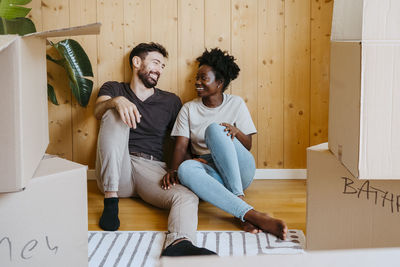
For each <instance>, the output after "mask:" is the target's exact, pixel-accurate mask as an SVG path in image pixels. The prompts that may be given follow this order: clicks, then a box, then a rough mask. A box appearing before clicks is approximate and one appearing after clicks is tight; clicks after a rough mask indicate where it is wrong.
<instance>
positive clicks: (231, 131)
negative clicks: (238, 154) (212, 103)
mask: <svg viewBox="0 0 400 267" xmlns="http://www.w3.org/2000/svg"><path fill="white" fill-rule="evenodd" d="M220 125H222V126H225V130H224V131H225V132H228V133H227V135H228V136H230V137H231V138H232V140H233V139H234V138H235V137H236V138H237V140H239V142H240V143H242V145H243V146H244V147H245V148H246V149H247V150H249V151H250V149H251V142H252V141H251V135H245V134H244V133H243V132H242V131H240V130H239V129H238V128H236V123H234V124H233V125H230V124H229V123H225V122H223V123H220Z"/></svg>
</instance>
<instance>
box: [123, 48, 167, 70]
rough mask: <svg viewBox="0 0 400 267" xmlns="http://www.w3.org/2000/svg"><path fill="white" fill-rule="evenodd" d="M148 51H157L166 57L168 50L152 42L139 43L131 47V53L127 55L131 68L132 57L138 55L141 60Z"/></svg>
mask: <svg viewBox="0 0 400 267" xmlns="http://www.w3.org/2000/svg"><path fill="white" fill-rule="evenodd" d="M149 52H159V53H160V54H161V55H163V57H165V58H168V52H167V50H166V49H165V47H164V46H162V45H160V44H158V43H153V42H151V43H148V44H147V43H140V44H138V45H137V46H135V47H134V48H133V49H132V51H131V54H130V55H129V64H130V65H131V68H132V58H133V57H135V56H138V57H140V58H141V59H142V60H143V59H145V58H146V56H147V54H148V53H149Z"/></svg>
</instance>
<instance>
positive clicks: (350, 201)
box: [306, 143, 400, 250]
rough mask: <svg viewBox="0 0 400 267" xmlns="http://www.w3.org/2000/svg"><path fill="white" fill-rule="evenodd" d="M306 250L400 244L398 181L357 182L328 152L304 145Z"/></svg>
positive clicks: (322, 146) (399, 194) (322, 145)
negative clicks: (305, 147) (305, 166)
mask: <svg viewBox="0 0 400 267" xmlns="http://www.w3.org/2000/svg"><path fill="white" fill-rule="evenodd" d="M307 171H308V177H307V235H306V244H307V249H308V250H324V249H350V248H378V247H400V228H399V222H400V181H396V180H386V181H384V180H359V179H357V178H356V177H354V176H353V175H351V173H350V172H349V171H347V169H346V168H345V167H344V166H343V165H342V164H341V163H340V162H339V161H338V160H337V158H336V157H335V156H334V155H333V154H332V153H331V152H330V151H329V149H328V145H327V143H323V144H321V145H317V146H313V147H310V148H308V149H307Z"/></svg>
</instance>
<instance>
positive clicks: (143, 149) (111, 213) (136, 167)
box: [94, 43, 215, 256]
mask: <svg viewBox="0 0 400 267" xmlns="http://www.w3.org/2000/svg"><path fill="white" fill-rule="evenodd" d="M167 57H168V53H167V51H166V50H165V48H164V47H163V46H161V45H160V44H156V43H149V44H145V43H141V44H139V45H138V46H136V47H135V48H133V49H132V52H131V54H130V57H129V61H130V65H131V68H132V71H133V73H132V80H131V82H130V83H129V84H128V83H118V82H106V83H105V84H104V85H103V86H102V87H101V88H100V91H99V94H98V98H97V101H96V106H95V110H94V114H95V116H96V118H97V119H99V120H100V119H101V124H100V131H99V136H98V146H97V159H96V174H97V184H98V187H99V188H100V190H101V191H102V192H104V210H103V214H102V215H101V218H100V222H99V225H100V227H101V228H102V229H104V230H106V231H115V230H117V229H118V228H119V226H120V221H119V218H118V198H119V197H140V198H142V199H143V200H144V201H146V202H148V203H150V204H152V205H154V206H156V207H159V208H169V209H170V214H169V217H168V230H169V232H168V234H167V239H166V244H165V247H166V249H165V250H164V251H163V253H162V255H164V256H183V255H204V254H215V253H214V252H212V251H209V250H207V249H205V248H198V247H196V246H194V245H193V243H195V240H196V229H197V207H198V198H197V196H196V195H195V194H194V193H192V192H191V191H190V190H188V189H187V188H186V187H184V186H182V185H175V186H174V187H173V188H172V189H171V190H163V189H162V188H161V184H160V182H161V179H162V177H163V176H164V175H165V173H166V164H165V163H164V162H162V161H161V159H162V158H163V141H164V138H165V136H166V135H167V134H168V131H169V130H171V129H172V126H173V124H174V122H175V119H176V116H177V114H178V112H179V110H180V108H181V106H182V104H181V101H180V99H179V98H178V97H177V96H176V95H175V94H173V93H169V92H166V91H162V90H160V89H158V88H156V87H155V86H156V85H157V81H158V79H159V77H160V75H161V73H162V72H163V69H164V67H165V63H164V62H165V59H166V58H167ZM137 219H139V220H140V219H141V218H140V214H138V218H137Z"/></svg>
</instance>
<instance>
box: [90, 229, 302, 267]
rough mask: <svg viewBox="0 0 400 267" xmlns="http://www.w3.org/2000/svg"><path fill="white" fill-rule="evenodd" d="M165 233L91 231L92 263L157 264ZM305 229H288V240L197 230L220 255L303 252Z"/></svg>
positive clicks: (147, 266) (201, 244)
mask: <svg viewBox="0 0 400 267" xmlns="http://www.w3.org/2000/svg"><path fill="white" fill-rule="evenodd" d="M165 236H166V233H165V232H147V231H146V232H140V231H138V232H136V231H119V232H89V266H90V267H94V266H107V267H108V266H135V267H136V266H138V267H139V266H143V267H153V266H156V264H157V262H158V259H159V257H160V254H161V251H162V249H163V245H164V241H165ZM304 244H305V237H304V234H303V232H302V231H299V230H289V235H288V239H287V240H285V241H282V240H279V239H277V238H276V237H274V236H272V235H270V234H266V233H259V234H249V233H245V232H242V231H227V232H221V231H216V232H204V231H199V232H198V233H197V245H198V246H199V247H206V248H208V249H210V250H212V251H215V252H216V253H217V254H218V255H219V256H230V255H233V256H241V255H257V254H296V253H303V252H304V251H303V248H304Z"/></svg>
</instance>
